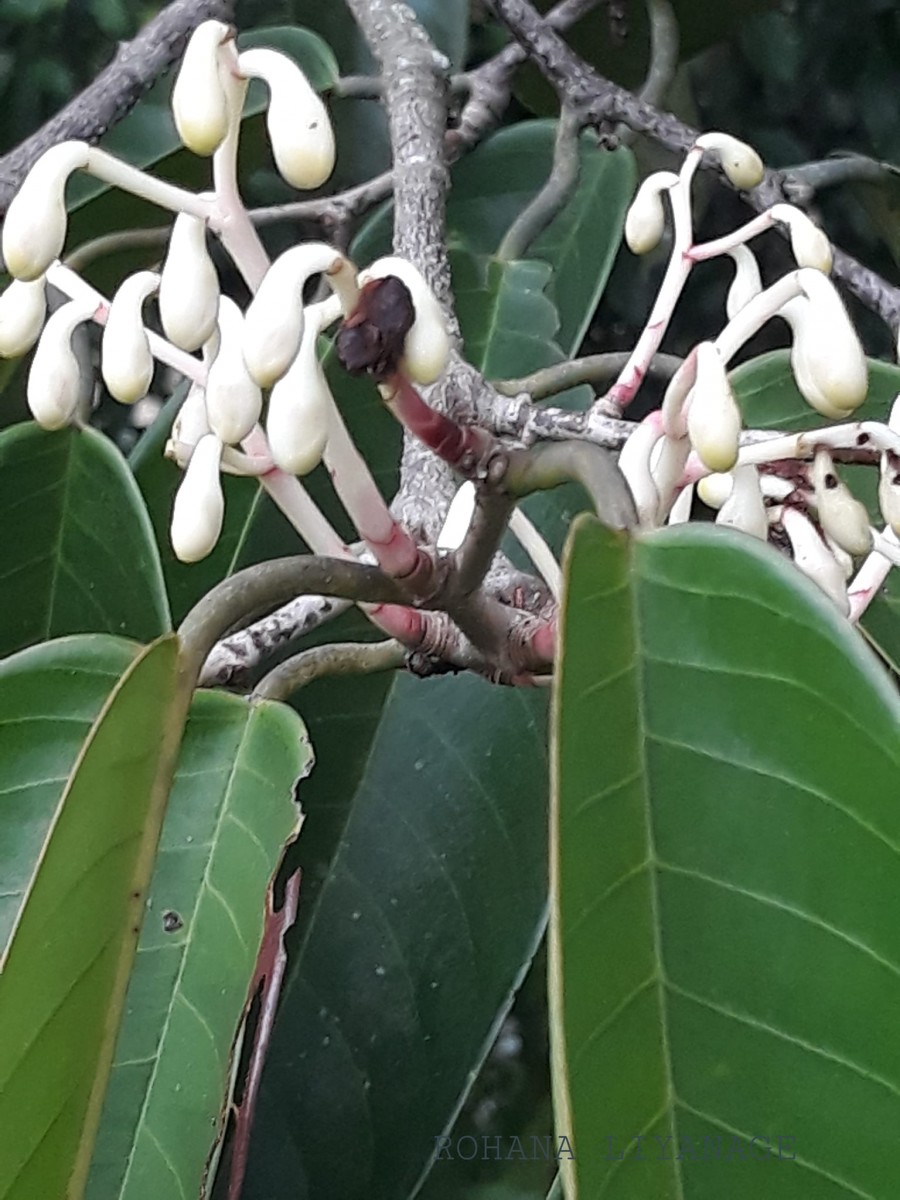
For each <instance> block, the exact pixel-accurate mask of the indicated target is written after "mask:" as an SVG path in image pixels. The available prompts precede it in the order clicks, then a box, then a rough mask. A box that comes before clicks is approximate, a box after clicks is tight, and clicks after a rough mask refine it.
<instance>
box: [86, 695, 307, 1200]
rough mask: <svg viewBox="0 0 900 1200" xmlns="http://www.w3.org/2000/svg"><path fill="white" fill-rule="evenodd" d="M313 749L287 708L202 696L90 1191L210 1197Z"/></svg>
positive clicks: (182, 763)
mask: <svg viewBox="0 0 900 1200" xmlns="http://www.w3.org/2000/svg"><path fill="white" fill-rule="evenodd" d="M310 762H311V754H310V751H309V746H308V743H307V742H306V738H305V733H304V730H303V726H302V724H301V722H300V720H299V718H298V717H297V716H296V714H295V713H294V712H293V711H292V710H291V709H290V708H287V707H286V706H284V705H280V704H272V703H261V704H256V705H252V706H251V705H248V704H247V702H246V701H245V700H242V699H240V698H238V697H237V696H229V695H225V694H222V693H213V692H200V693H198V695H197V696H196V698H195V700H194V703H193V706H192V708H191V712H190V715H189V717H188V722H187V727H186V730H185V737H184V742H183V744H182V749H181V755H180V758H179V763H178V768H177V770H176V774H175V778H174V781H173V785H172V794H171V799H170V802H169V808H168V811H167V815H166V821H165V825H164V827H163V832H162V837H161V841H160V850H159V855H158V858H157V863H156V868H155V873H154V877H153V881H152V883H151V886H150V894H149V900H148V904H147V917H146V920H145V922H144V928H143V930H142V933H141V940H140V944H139V946H138V953H137V959H136V962H135V966H134V970H133V973H132V978H131V983H130V985H129V989H128V996H127V999H126V1014H127V1015H126V1017H125V1020H124V1022H123V1026H122V1030H121V1033H120V1035H119V1040H118V1043H117V1046H116V1057H115V1062H114V1064H113V1070H112V1076H111V1079H110V1086H109V1091H108V1093H107V1097H106V1104H105V1108H104V1112H103V1118H102V1122H101V1129H100V1135H99V1138H98V1143H97V1148H96V1150H95V1154H94V1160H93V1163H92V1167H91V1176H90V1180H89V1185H88V1191H87V1197H88V1200H111V1198H112V1197H115V1198H116V1200H120V1198H121V1200H144V1197H148V1196H160V1197H162V1196H167V1195H173V1196H175V1195H184V1196H198V1195H200V1194H201V1185H202V1181H203V1176H204V1172H205V1169H206V1164H207V1160H208V1158H209V1154H210V1148H211V1146H212V1144H213V1139H214V1135H215V1132H216V1130H217V1128H218V1127H219V1125H220V1123H221V1121H220V1117H221V1113H222V1106H223V1101H224V1097H225V1093H226V1090H227V1086H228V1081H229V1076H230V1070H231V1049H232V1044H233V1042H234V1037H235V1033H236V1030H237V1027H238V1024H239V1022H240V1019H241V1014H242V1012H243V1009H244V1005H245V1002H246V999H247V989H248V984H249V981H250V979H251V977H252V975H253V970H254V966H255V963H256V958H257V953H258V949H259V945H260V941H261V939H262V933H263V926H264V917H265V897H266V894H267V892H268V889H269V886H270V881H271V879H272V876H273V874H274V872H275V870H276V868H277V866H278V863H279V860H280V858H281V854H282V851H283V849H284V845H285V843H286V842H288V841H290V840H292V839H293V838H294V837H295V836H296V834H297V832H298V829H299V816H300V814H299V809H298V808H297V806H296V805H295V804H294V803H293V799H292V793H293V788H294V784H295V783H296V781H297V780H298V779H299V778H300V777H301V776H302V775H303V774H304V773H305V772H306V771H307V770H308V768H309V766H310Z"/></svg>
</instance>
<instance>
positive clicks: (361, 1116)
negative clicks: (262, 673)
mask: <svg viewBox="0 0 900 1200" xmlns="http://www.w3.org/2000/svg"><path fill="white" fill-rule="evenodd" d="M318 686H319V685H315V688H313V689H310V690H309V692H308V693H307V692H305V691H304V692H303V693H301V694H300V698H299V699H300V703H301V708H303V709H304V711H307V710H308V711H309V713H310V732H311V736H312V738H313V741H314V744H315V745H316V753H317V758H318V761H319V763H320V767H321V769H322V771H323V775H322V776H321V777H320V778H319V779H317V772H318V770H319V769H320V768H317V770H316V771H314V772H313V774H312V776H311V778H310V780H309V782H308V784H307V785H306V788H305V789H304V796H305V798H306V801H307V803H306V807H307V812H308V817H307V822H306V826H305V828H304V836H303V837H302V838H301V839H300V841H299V842H298V844H297V857H298V859H299V861H300V863H301V864H302V865H303V867H304V879H305V880H307V881H310V884H311V886H312V887H313V888H314V889H315V890H314V895H313V899H312V905H311V906H310V903H309V901H307V904H306V906H303V905H301V925H300V927H299V928H298V930H297V933H296V938H295V939H294V944H293V946H292V948H291V966H290V968H289V977H288V979H287V982H286V987H285V991H284V995H283V998H282V1003H281V1007H280V1009H279V1015H278V1018H277V1022H276V1029H275V1035H274V1039H273V1043H272V1047H271V1051H270V1054H269V1058H268V1061H267V1066H266V1074H265V1078H264V1082H263V1091H262V1095H261V1103H260V1110H259V1115H258V1119H257V1122H256V1126H255V1132H254V1138H253V1143H252V1146H251V1161H250V1168H249V1177H248V1181H247V1184H246V1186H245V1190H244V1195H245V1197H246V1200H262V1198H263V1197H265V1200H304V1198H305V1197H318V1196H341V1197H342V1200H354V1198H356V1197H367V1198H371V1200H383V1198H385V1197H395V1196H396V1197H405V1196H408V1195H410V1194H411V1192H412V1189H413V1187H414V1185H415V1182H416V1180H417V1178H418V1177H419V1175H420V1174H421V1173H422V1171H423V1170H424V1169H425V1168H426V1166H427V1164H428V1159H429V1156H430V1154H431V1152H432V1150H433V1148H434V1144H435V1143H434V1138H435V1137H436V1136H438V1135H439V1134H441V1133H442V1131H443V1130H444V1129H445V1127H446V1125H447V1124H448V1122H449V1121H450V1120H451V1119H452V1116H453V1114H454V1112H455V1110H456V1108H457V1106H458V1104H459V1103H460V1100H461V1097H462V1096H463V1094H464V1093H465V1091H466V1090H467V1087H468V1084H469V1082H470V1073H472V1072H474V1071H476V1070H477V1067H478V1065H479V1063H480V1061H481V1058H482V1056H483V1053H484V1051H485V1049H486V1046H487V1044H488V1043H489V1042H490V1040H492V1039H491V1035H492V1031H493V1030H495V1029H496V1025H497V1021H498V1020H499V1016H500V1015H501V1014H502V1012H503V1011H504V1010H505V1008H506V1006H507V1004H508V1002H509V998H510V993H511V991H512V989H513V988H514V986H515V985H516V983H517V981H518V979H519V977H520V975H521V973H522V971H523V968H524V966H525V964H527V962H528V961H529V960H530V957H531V955H532V953H533V951H534V948H535V944H536V941H537V938H538V936H539V934H540V931H541V929H542V927H543V912H544V904H545V869H546V865H545V864H546V860H545V854H546V843H545V837H544V821H545V805H544V797H545V783H544V780H545V771H546V767H545V757H544V734H543V728H542V726H543V721H542V714H543V704H542V703H541V697H540V696H535V695H534V694H533V693H532V694H528V693H523V692H521V691H518V690H513V689H496V688H491V687H490V686H488V685H487V684H484V683H482V682H480V681H478V680H476V679H473V678H465V677H462V678H459V679H446V678H445V679H439V680H432V681H420V680H416V679H413V678H410V677H407V676H404V677H400V678H398V679H396V681H395V682H394V683H393V684H392V685H391V687H390V691H389V693H388V696H387V699H386V702H382V706H381V708H380V713H379V712H378V710H377V709H376V710H375V712H374V713H373V711H372V704H373V700H374V701H375V703H378V697H377V696H375V695H373V693H372V692H371V691H370V692H369V693H368V694H367V695H366V696H365V697H364V698H363V699H361V700H359V701H358V702H357V703H356V705H355V706H354V707H353V708H352V709H350V710H349V711H348V712H346V713H342V712H341V711H340V706H339V705H338V704H336V703H333V702H332V703H331V704H329V705H328V707H329V709H330V711H331V715H330V716H329V717H328V719H327V720H325V721H321V720H318V719H317V713H318V712H319V711H320V708H321V701H320V700H319V699H317V697H318V696H319V695H320V694H321V693H320V692H319V691H318V690H317V689H318ZM342 694H346V693H342ZM331 695H332V697H333V699H334V700H336V699H337V697H338V689H337V687H336V686H334V687H332V691H331ZM348 718H349V719H348ZM360 725H362V727H363V730H364V734H365V736H364V738H363V739H361V740H360V741H359V742H357V740H356V739H355V738H353V737H352V736H351V735H352V734H353V732H354V731H355V730H356V729H357V728H359V726H360ZM322 824H324V825H326V826H327V827H329V829H330V830H331V832H332V837H331V841H330V858H329V859H328V860H326V861H322V860H320V859H317V858H316V857H311V858H307V857H306V855H307V854H308V853H309V852H310V848H311V847H312V846H314V845H315V839H316V838H317V834H318V827H319V826H320V825H322ZM348 1146H352V1147H353V1152H352V1153H347V1147H348Z"/></svg>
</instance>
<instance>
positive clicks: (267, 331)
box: [242, 242, 356, 387]
mask: <svg viewBox="0 0 900 1200" xmlns="http://www.w3.org/2000/svg"><path fill="white" fill-rule="evenodd" d="M320 272H322V273H324V275H325V278H326V279H327V280H328V282H329V283H330V284H331V286H332V288H334V289H335V290H338V289H339V288H340V289H344V288H349V289H350V292H351V294H352V296H354V297H355V293H356V286H355V282H354V276H355V271H354V269H353V267H352V266H351V264H350V263H349V262H348V261H347V260H346V259H345V258H344V257H343V255H341V254H340V253H339V252H338V251H337V250H335V249H334V247H333V246H329V245H327V244H326V243H325V242H306V243H304V244H303V245H300V246H293V247H292V248H291V249H290V250H286V251H285V252H284V253H283V254H281V255H279V257H278V258H276V259H275V261H274V262H273V263H272V265H271V266H270V267H269V269H268V271H267V272H266V274H265V277H264V278H263V281H262V283H261V284H260V286H259V290H258V291H257V293H256V295H255V296H254V297H253V300H252V301H251V302H250V305H249V307H248V309H247V313H246V316H245V318H244V330H243V341H242V345H243V353H244V362H245V363H246V365H247V370H248V371H249V372H250V374H251V376H252V377H253V378H254V379H255V380H256V382H257V383H258V384H259V386H260V387H271V386H272V384H273V383H275V382H276V380H278V379H280V378H281V376H282V375H283V374H284V373H285V371H286V370H287V369H288V367H289V366H290V364H291V361H292V360H293V358H294V355H295V354H296V353H297V349H298V347H299V345H300V339H301V337H302V336H303V326H304V317H303V289H304V287H305V285H306V283H307V280H309V279H310V277H311V276H313V275H318V274H319V273H320Z"/></svg>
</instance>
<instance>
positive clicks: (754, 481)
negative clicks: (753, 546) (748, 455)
mask: <svg viewBox="0 0 900 1200" xmlns="http://www.w3.org/2000/svg"><path fill="white" fill-rule="evenodd" d="M732 480H733V486H732V488H731V492H730V494H729V495H728V497H727V498H726V500H725V502H724V503H723V505H722V507H721V508H720V509H719V515H718V516H717V517H716V524H717V525H728V526H730V527H731V528H732V529H740V530H741V531H742V532H743V533H749V534H750V536H751V537H755V538H759V539H760V540H761V541H763V542H764V541H765V540H766V539H767V538H768V536H769V518H768V514H767V513H766V506H765V504H764V503H763V494H762V489H761V488H760V486H759V474H758V473H757V470H756V467H750V466H747V467H735V469H734V471H733V472H732Z"/></svg>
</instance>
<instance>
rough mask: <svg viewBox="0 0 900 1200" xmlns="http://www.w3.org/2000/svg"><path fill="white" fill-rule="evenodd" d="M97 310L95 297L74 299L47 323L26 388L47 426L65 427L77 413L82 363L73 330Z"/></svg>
mask: <svg viewBox="0 0 900 1200" xmlns="http://www.w3.org/2000/svg"><path fill="white" fill-rule="evenodd" d="M95 311H96V305H95V304H94V302H93V301H92V300H70V301H69V303H68V304H63V305H62V307H61V308H58V309H57V310H56V312H55V313H54V314H53V315H52V317H50V319H49V320H48V322H47V324H46V325H45V326H44V332H43V334H42V335H41V340H40V341H39V342H38V346H37V350H36V351H35V353H34V358H33V359H32V361H31V370H30V371H29V373H28V384H27V386H26V389H25V395H26V399H27V401H28V407H29V409H30V410H31V415H32V416H33V417H34V419H35V420H36V421H37V423H38V424H39V425H41V426H43V428H44V429H62V427H63V426H64V425H67V424H68V423H69V421H71V419H72V417H73V416H74V415H75V410H76V409H77V407H78V400H79V397H80V395H81V367H80V365H79V362H78V359H77V357H76V355H75V352H74V351H73V349H72V334H73V332H74V330H75V327H76V326H77V325H80V324H81V323H82V321H88V320H90V318H91V317H92V316H93V315H94V312H95Z"/></svg>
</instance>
